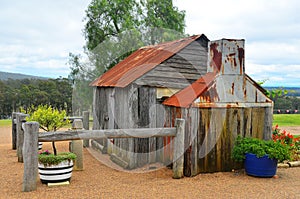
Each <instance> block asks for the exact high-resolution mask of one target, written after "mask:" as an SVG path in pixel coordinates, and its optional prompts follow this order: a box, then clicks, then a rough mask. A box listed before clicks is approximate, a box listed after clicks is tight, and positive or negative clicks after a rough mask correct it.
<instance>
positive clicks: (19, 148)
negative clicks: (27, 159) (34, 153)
mask: <svg viewBox="0 0 300 199" xmlns="http://www.w3.org/2000/svg"><path fill="white" fill-rule="evenodd" d="M27 116H28V115H27V114H23V113H18V114H17V117H16V120H17V125H16V127H17V156H18V162H23V152H22V151H23V142H24V132H23V129H22V123H24V122H25V119H26V117H27Z"/></svg>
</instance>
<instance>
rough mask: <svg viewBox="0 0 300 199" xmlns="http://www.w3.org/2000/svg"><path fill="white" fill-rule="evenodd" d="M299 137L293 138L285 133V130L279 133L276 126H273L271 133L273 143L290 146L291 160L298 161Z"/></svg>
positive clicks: (299, 157)
mask: <svg viewBox="0 0 300 199" xmlns="http://www.w3.org/2000/svg"><path fill="white" fill-rule="evenodd" d="M299 138H300V137H297V138H295V137H294V136H293V135H292V134H290V133H287V132H286V131H285V130H283V131H282V132H281V130H280V129H279V128H278V125H276V126H275V128H274V129H273V133H272V139H273V141H274V142H280V143H281V144H284V145H288V146H290V150H291V156H292V160H300V154H299V151H300V139H299Z"/></svg>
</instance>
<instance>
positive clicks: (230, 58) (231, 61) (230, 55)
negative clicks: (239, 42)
mask: <svg viewBox="0 0 300 199" xmlns="http://www.w3.org/2000/svg"><path fill="white" fill-rule="evenodd" d="M227 59H228V60H229V61H230V63H233V66H234V67H236V66H237V63H236V59H235V53H230V54H229V55H228V57H227Z"/></svg>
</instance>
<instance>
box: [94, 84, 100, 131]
mask: <svg viewBox="0 0 300 199" xmlns="http://www.w3.org/2000/svg"><path fill="white" fill-rule="evenodd" d="M99 92H100V91H99V88H98V87H94V88H93V130H97V129H100V125H99V121H98V119H99V115H100V113H99V112H100V111H101V110H100V107H99V103H100V100H99V98H100V96H99Z"/></svg>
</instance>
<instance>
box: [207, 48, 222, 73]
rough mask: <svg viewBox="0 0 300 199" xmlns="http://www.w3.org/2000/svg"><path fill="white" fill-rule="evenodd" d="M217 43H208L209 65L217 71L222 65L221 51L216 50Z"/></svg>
mask: <svg viewBox="0 0 300 199" xmlns="http://www.w3.org/2000/svg"><path fill="white" fill-rule="evenodd" d="M218 46H219V44H217V43H212V44H210V56H211V60H212V61H211V63H210V66H211V67H213V68H214V69H215V70H214V71H215V72H219V71H220V70H221V66H222V52H219V51H218Z"/></svg>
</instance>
